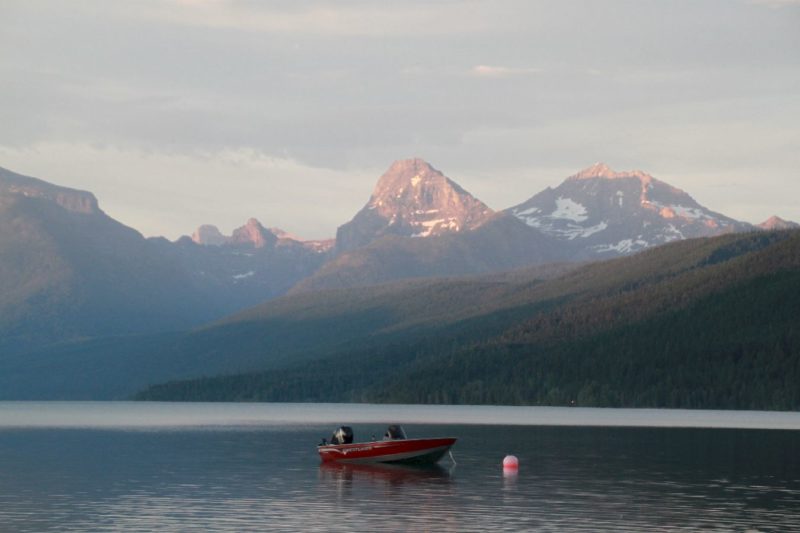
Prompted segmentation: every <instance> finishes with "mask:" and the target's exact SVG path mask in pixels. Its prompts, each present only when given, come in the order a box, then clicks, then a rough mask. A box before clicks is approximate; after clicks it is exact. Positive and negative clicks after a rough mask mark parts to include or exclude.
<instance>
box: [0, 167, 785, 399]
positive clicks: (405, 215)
mask: <svg viewBox="0 0 800 533" xmlns="http://www.w3.org/2000/svg"><path fill="white" fill-rule="evenodd" d="M792 227H796V224H794V223H790V222H786V221H783V220H782V219H779V218H777V217H773V218H772V219H770V220H769V221H766V222H765V223H764V224H762V225H760V226H752V225H750V224H747V223H744V222H739V221H736V220H733V219H731V218H729V217H726V216H724V215H721V214H719V213H716V212H713V211H711V210H709V209H707V208H705V207H704V206H701V205H699V204H698V203H697V202H696V201H695V200H694V199H692V197H691V196H690V195H689V194H687V193H686V192H684V191H681V190H679V189H676V188H674V187H671V186H670V185H668V184H666V183H663V182H661V181H659V180H657V179H655V178H653V177H652V176H649V175H648V174H646V173H644V172H642V171H632V172H615V171H613V170H611V169H610V168H609V167H607V166H606V165H603V164H601V163H598V164H596V165H593V166H591V167H589V168H587V169H585V170H583V171H580V172H578V173H577V174H575V175H573V176H571V177H569V178H567V179H566V180H565V181H564V182H563V183H561V184H560V185H558V186H557V187H555V188H548V189H546V190H544V191H541V192H539V193H537V194H535V195H534V196H532V197H531V198H529V199H528V200H525V201H523V202H521V203H520V204H518V205H516V206H513V207H511V208H509V209H506V210H503V211H493V210H492V209H490V208H489V207H488V206H486V205H485V204H484V203H483V202H481V201H480V200H478V199H477V198H475V197H474V196H472V195H471V194H470V193H469V192H467V191H466V190H464V189H463V188H462V187H460V186H459V185H458V184H457V183H455V182H454V181H453V180H452V179H450V178H448V177H446V176H445V175H444V174H443V173H442V172H440V171H438V170H436V169H435V168H433V167H432V166H431V165H430V164H428V163H427V162H425V161H423V160H420V159H409V160H402V161H397V162H395V163H393V164H392V165H391V166H390V168H389V169H388V170H387V171H386V173H384V175H383V176H381V177H380V179H379V180H378V183H377V185H376V187H375V189H374V191H373V193H372V195H371V196H370V197H369V199H368V200H367V203H366V205H365V206H364V208H363V209H362V210H360V211H359V212H358V213H356V214H355V216H354V217H353V219H352V220H350V221H348V222H346V223H344V224H343V225H342V226H340V227H339V229H338V231H337V237H336V240H335V241H334V240H330V241H304V240H302V239H301V238H298V237H294V236H292V235H290V234H288V233H286V232H285V231H283V230H280V229H277V228H267V227H265V226H263V225H262V224H261V223H260V222H259V221H257V220H255V219H252V218H251V219H249V220H247V222H246V223H245V224H244V225H243V226H242V227H240V228H238V229H236V230H234V231H233V233H232V234H231V235H223V234H222V233H221V232H220V231H219V230H218V229H217V228H216V227H214V226H212V225H210V224H207V225H203V226H201V227H200V228H198V229H197V230H196V231H195V232H194V233H193V235H192V236H191V237H188V236H187V237H182V238H181V239H178V240H177V241H175V242H170V241H167V240H166V239H163V238H151V239H145V238H144V237H143V236H142V235H141V234H140V233H138V232H137V231H136V230H134V229H131V228H128V227H126V226H124V225H122V224H120V223H119V222H117V221H115V220H113V219H111V218H110V217H108V216H107V215H106V214H105V213H104V212H103V211H102V210H101V209H100V207H99V205H98V203H97V200H96V199H95V197H94V196H93V195H92V194H91V193H89V192H85V191H77V190H73V189H68V188H64V187H59V186H56V185H52V184H49V183H47V182H45V181H42V180H39V179H36V178H30V177H26V176H22V175H19V174H15V173H13V172H11V171H8V170H2V169H0V291H2V292H0V349H1V350H2V353H3V356H2V357H0V363H2V364H3V365H6V370H8V372H11V373H10V374H8V375H14V376H17V377H18V378H19V379H20V380H22V381H20V382H24V381H25V379H30V376H31V375H30V374H26V372H28V371H29V370H31V369H30V368H28V367H27V366H26V364H28V363H32V362H34V361H36V365H35V368H46V367H48V365H50V364H51V363H52V362H53V359H54V358H55V359H58V358H61V357H65V354H69V353H71V354H73V355H75V354H80V353H83V351H84V349H85V348H86V347H91V348H86V349H89V351H90V352H91V351H92V350H94V352H97V351H98V350H100V351H101V352H102V353H107V352H108V351H115V352H116V351H119V350H122V349H123V348H121V347H123V346H127V349H129V350H130V352H129V353H130V354H131V357H133V359H131V360H130V361H129V363H130V364H132V365H135V362H134V361H135V360H136V357H139V356H140V355H141V353H142V351H143V350H144V351H149V352H152V353H159V354H161V356H160V357H161V358H160V359H159V361H162V363H161V364H163V369H162V370H159V368H160V366H159V364H155V363H152V364H153V365H154V366H153V367H152V368H151V370H152V373H151V374H147V376H149V378H148V379H153V380H156V381H158V380H163V379H168V378H175V377H191V376H194V375H198V374H197V373H198V372H199V373H200V374H199V375H203V374H209V373H210V374H213V373H215V372H217V373H218V372H232V371H245V370H247V371H251V370H252V371H255V370H258V369H259V368H260V365H263V350H264V349H265V346H271V348H270V349H277V348H276V347H277V346H281V342H283V341H279V340H277V339H279V338H281V339H290V340H291V343H293V344H292V346H289V345H288V344H285V345H284V349H285V350H287V351H285V352H284V353H283V355H282V356H281V357H284V358H285V357H289V355H288V354H289V353H291V354H295V355H296V354H297V351H296V347H297V346H304V345H305V344H304V342H305V341H303V342H300V341H299V340H298V339H299V337H292V336H291V335H289V336H288V337H285V336H283V334H281V335H277V334H276V333H275V332H269V331H268V330H264V329H263V328H262V327H260V326H258V327H256V326H254V327H253V328H249V329H248V328H244V329H241V324H242V323H241V322H240V319H238V318H237V319H235V320H234V323H236V324H238V325H237V326H236V327H235V328H234V329H235V330H236V331H238V332H239V334H238V335H237V336H236V338H233V337H229V336H228V333H224V334H220V333H219V332H220V331H225V332H227V331H229V330H227V329H225V328H224V327H223V329H222V330H220V329H218V328H212V329H210V330H208V332H209V333H208V334H209V335H212V337H214V338H223V339H226V342H227V343H229V344H230V343H233V344H236V345H237V346H239V349H243V350H245V351H246V352H247V355H246V356H245V357H243V358H239V359H235V360H230V361H227V360H226V359H225V358H224V356H223V352H224V351H225V348H224V345H225V343H220V342H216V343H215V342H207V341H208V339H205V340H199V339H203V335H200V336H199V337H198V336H194V335H189V336H188V337H185V336H184V334H183V333H167V332H180V331H182V330H188V329H190V328H193V327H197V326H200V325H202V324H207V323H209V322H211V321H214V320H219V319H222V318H223V317H225V316H227V315H231V314H233V313H236V312H238V311H241V310H243V309H245V308H248V307H251V306H254V305H257V304H262V303H263V302H265V301H268V300H271V299H274V298H276V297H279V296H281V295H285V294H289V295H291V296H289V297H287V298H289V300H286V301H289V302H299V301H308V302H309V305H314V306H319V305H322V306H325V305H328V304H329V303H330V302H329V301H328V300H326V297H324V296H323V297H321V298H322V299H318V295H324V294H327V292H325V291H329V290H332V289H335V290H343V289H348V288H352V289H354V290H355V291H356V292H350V293H347V294H348V296H347V298H350V299H352V298H357V295H358V294H360V293H359V292H358V291H359V290H366V291H367V293H369V294H373V293H374V291H378V293H380V292H381V290H379V289H378V288H377V287H375V286H376V284H381V283H389V282H397V281H400V280H404V279H409V278H452V277H454V276H474V275H488V274H497V273H501V272H508V271H512V270H514V269H520V268H531V267H537V266H538V267H541V266H542V265H552V266H548V267H546V268H545V269H544V270H541V269H540V270H537V272H538V274H537V277H535V278H534V281H531V283H539V282H541V281H542V280H543V279H546V278H548V277H552V276H557V275H559V274H561V273H564V272H567V271H568V270H570V269H573V268H575V262H586V261H593V260H598V259H608V258H612V257H619V256H625V255H629V254H631V253H634V252H637V251H640V250H644V249H646V248H652V247H656V246H660V245H662V244H665V243H670V242H673V241H680V240H685V239H689V238H696V237H712V236H717V235H722V234H728V233H738V232H751V231H756V230H759V231H760V230H762V229H766V230H773V229H784V228H792ZM509 275H510V276H512V277H513V276H514V275H513V274H503V275H501V276H500V278H494V279H495V280H497V279H501V278H503V276H509ZM472 279H473V278H467V280H468V281H465V282H464V283H466V285H467V286H469V287H471V289H470V290H473V289H474V290H476V291H477V292H476V293H475V294H480V292H481V291H480V290H478V287H480V283H478V284H477V285H476V284H475V281H474V280H472ZM503 279H505V278H503ZM470 280H472V281H470ZM494 283H495V281H492V283H491V284H490V285H489V286H488V287H490V289H489V290H494V289H493V288H492V287H495V286H496V285H494ZM358 287H371V288H365V289H358ZM443 290H444V289H443ZM321 291H322V292H321ZM403 291H405V289H402V290H401V291H400V293H403V294H405V293H404V292H403ZM400 293H398V296H396V297H398V298H405V297H406V296H400ZM470 294H472V293H470ZM443 296H444V295H443ZM309 298H310V299H309ZM266 305H268V306H271V305H273V304H266ZM275 305H276V306H277V307H275V308H274V309H276V310H279V309H281V307H280V305H278V304H277V303H276V304H275ZM281 305H283V304H281ZM384 305H385V302H384V303H381V304H380V307H382V306H384ZM426 305H428V308H431V307H430V305H432V304H426ZM470 305H472V304H470ZM362 312H365V313H367V314H370V313H371V312H372V311H370V310H368V309H366V310H364V309H360V310H359V311H358V313H362ZM241 316H247V315H246V314H244V315H241ZM276 316H278V323H282V324H283V326H282V327H283V328H284V329H286V331H295V328H298V327H299V328H301V329H303V328H306V327H307V324H306V323H305V322H301V323H302V324H303V325H302V326H300V324H301V323H295V322H294V321H293V319H291V318H290V317H288V316H282V315H280V313H278V315H276ZM380 316H384V315H381V313H380V312H377V314H376V315H375V317H374V318H379V317H380ZM245 322H246V321H245ZM226 323H227V322H226ZM356 323H360V322H359V321H356ZM297 331H298V332H299V331H300V330H297ZM346 331H348V329H347V327H345V326H344V325H343V324H339V325H338V326H336V328H335V329H334V330H331V331H329V332H328V333H325V334H323V333H321V332H320V331H317V332H316V333H315V335H317V337H318V339H316V340H313V339H312V340H313V341H314V342H317V341H319V342H323V341H324V340H325V339H329V340H330V339H338V341H336V342H338V343H340V342H343V341H342V339H344V338H346ZM420 331H425V330H424V328H423V329H422V330H420ZM353 333H357V332H353ZM153 334H159V335H162V334H163V335H165V336H161V337H159V336H158V335H156V336H152V335H153ZM120 335H126V336H130V335H134V337H130V339H129V340H127V341H111V340H110V339H112V338H115V337H116V336H120ZM141 335H145V336H146V337H144V338H143V337H140V336H141ZM220 335H221V336H220ZM329 336H332V337H329ZM301 337H302V335H301ZM117 338H118V337H117ZM354 338H355V337H354ZM143 339H145V340H143ZM159 339H160V340H159ZM164 339H169V343H172V344H169V343H168V344H169V345H170V346H172V348H165V347H164V346H165V345H164V344H163V343H164V342H167V341H166V340H164ZM180 339H184V340H180ZM268 339H272V341H268ZM265 342H267V344H264V343H265ZM286 342H289V341H286ZM331 342H333V341H331ZM87 343H88V344H87ZM187 343H188V344H187ZM323 344H324V342H323ZM337 345H338V344H337ZM203 346H211V347H213V348H210V349H208V350H206V349H204V348H203ZM155 347H157V349H156V348H155ZM290 348H291V349H290ZM248 350H249V351H248ZM123 351H124V350H123ZM189 352H191V355H186V354H187V353H189ZM181 353H182V354H184V355H183V356H180V357H178V356H177V355H176V354H181ZM198 354H201V355H202V354H205V355H202V357H200V358H201V359H202V360H203V361H205V362H198V361H197V357H199V356H198ZM318 355H319V354H318ZM220 357H222V359H220ZM98 364H99V363H98ZM31 368H34V367H31ZM121 368H125V367H124V366H123V367H121ZM26 369H27V370H26ZM129 369H130V368H129ZM169 369H171V370H169ZM12 371H13V372H12ZM62 371H63V368H62ZM26 375H27V376H28V377H27V378H25V376H26ZM51 377H53V379H56V377H54V376H51ZM123 378H124V376H123V377H122V378H120V379H123ZM142 379H144V378H142ZM112 381H113V380H112ZM110 383H111V382H109V384H108V386H107V387H106V388H105V389H103V390H105V391H106V392H105V393H103V394H105V395H106V397H108V395H109V394H110V393H109V392H108V391H109V389H108V387H110V386H111V385H110ZM114 383H116V384H117V385H116V386H118V387H121V388H120V389H119V390H125V391H127V392H126V394H129V393H131V392H133V391H131V390H129V388H127V389H126V388H125V387H123V386H122V384H120V383H119V382H116V381H115V382H114ZM148 383H150V381H145V382H139V385H138V386H143V385H146V384H148ZM53 387H54V389H53V390H56V389H58V387H57V386H55V385H53ZM67 389H69V387H67ZM67 389H64V388H63V387H62V388H61V389H59V390H62V391H63V390H67ZM78 389H80V387H78ZM69 390H72V389H69ZM81 390H83V391H84V393H80V394H79V393H77V392H76V393H75V394H77V395H78V396H77V397H84V398H85V397H91V395H88V396H87V395H86V389H81ZM65 394H66V393H65ZM70 394H73V393H70ZM70 394H67V395H66V396H67V397H76V396H74V395H73V396H70ZM111 396H113V394H111Z"/></svg>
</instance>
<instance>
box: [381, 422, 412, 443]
mask: <svg viewBox="0 0 800 533" xmlns="http://www.w3.org/2000/svg"><path fill="white" fill-rule="evenodd" d="M406 438H407V437H406V432H405V431H403V428H402V427H400V426H396V425H391V426H389V427H388V428H386V433H385V434H384V436H383V439H384V440H405V439H406Z"/></svg>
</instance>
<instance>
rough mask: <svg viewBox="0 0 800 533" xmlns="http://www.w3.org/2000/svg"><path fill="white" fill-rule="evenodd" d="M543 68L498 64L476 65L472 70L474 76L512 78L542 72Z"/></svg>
mask: <svg viewBox="0 0 800 533" xmlns="http://www.w3.org/2000/svg"><path fill="white" fill-rule="evenodd" d="M541 72H542V69H539V68H532V67H502V66H497V65H475V66H474V67H472V69H471V70H470V73H471V74H472V75H473V76H478V77H480V78H510V77H513V76H527V75H531V74H540V73H541Z"/></svg>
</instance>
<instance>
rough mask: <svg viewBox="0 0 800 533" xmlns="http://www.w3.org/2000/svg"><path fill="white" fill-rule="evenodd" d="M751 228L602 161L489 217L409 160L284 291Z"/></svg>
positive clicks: (593, 256)
mask: <svg viewBox="0 0 800 533" xmlns="http://www.w3.org/2000/svg"><path fill="white" fill-rule="evenodd" d="M752 229H754V228H753V226H750V225H749V224H746V223H742V222H738V221H736V220H733V219H731V218H728V217H726V216H724V215H721V214H719V213H715V212H713V211H711V210H709V209H707V208H705V207H703V206H701V205H700V204H698V203H697V202H696V201H695V200H694V199H693V198H692V197H691V196H689V195H688V194H687V193H686V192H684V191H682V190H680V189H677V188H675V187H672V186H671V185H668V184H666V183H664V182H662V181H659V180H657V179H655V178H653V177H652V176H650V175H649V174H646V173H644V172H642V171H638V170H637V171H631V172H614V171H613V170H611V169H610V168H609V167H608V166H606V165H604V164H602V163H598V164H596V165H593V166H591V167H589V168H587V169H585V170H582V171H581V172H578V173H577V174H575V175H573V176H570V177H569V178H567V179H566V180H565V181H564V182H563V183H561V185H559V186H558V187H556V188H548V189H546V190H544V191H542V192H540V193H538V194H536V195H535V196H533V197H532V198H530V199H529V200H527V201H525V202H523V203H521V204H519V205H517V206H514V207H511V208H509V209H507V210H505V211H503V212H500V213H493V212H492V211H491V210H489V208H488V207H486V206H485V204H483V203H481V202H480V201H478V200H476V199H475V198H473V197H472V196H470V195H469V194H468V193H466V192H465V191H464V190H463V189H461V187H459V186H458V185H457V184H455V183H454V182H453V181H452V180H450V179H449V178H446V177H445V176H444V175H442V174H441V173H440V172H439V171H437V170H435V169H433V167H431V166H430V165H429V164H428V163H426V162H424V161H422V160H420V159H410V160H405V161H397V162H395V163H394V164H392V166H391V167H390V168H389V170H388V171H387V172H386V173H385V174H384V175H383V176H382V177H381V178H380V180H379V181H378V184H377V186H376V187H375V191H374V192H373V194H372V197H371V198H370V201H369V202H368V203H367V205H366V206H365V207H364V208H363V209H362V210H361V211H359V213H358V214H356V216H355V217H354V218H353V220H351V221H350V222H348V223H347V224H345V225H343V226H341V227H340V228H339V231H338V233H337V245H336V252H337V253H336V254H335V257H333V258H332V259H331V260H330V261H328V262H327V263H325V264H324V265H323V266H322V267H321V268H320V269H319V270H318V271H317V272H316V273H315V274H314V275H312V276H311V277H309V278H307V279H305V280H302V281H300V282H299V283H298V284H297V285H296V286H295V287H294V288H293V289H292V291H293V292H301V291H308V290H319V289H327V288H336V287H354V286H359V285H369V284H375V283H384V282H388V281H393V280H399V279H406V278H414V277H430V276H437V277H442V276H454V275H465V274H480V273H487V272H499V271H503V270H510V269H515V268H521V267H524V266H526V265H540V264H545V263H549V262H563V261H591V260H597V259H606V258H610V257H618V256H622V255H627V254H631V253H635V252H638V251H640V250H643V249H645V248H649V247H652V246H658V245H661V244H665V243H668V242H672V241H676V240H683V239H689V238H695V237H709V236H714V235H721V234H724V233H730V232H740V231H750V230H752ZM420 237H425V238H420Z"/></svg>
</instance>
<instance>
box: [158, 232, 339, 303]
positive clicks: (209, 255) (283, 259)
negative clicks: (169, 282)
mask: <svg viewBox="0 0 800 533" xmlns="http://www.w3.org/2000/svg"><path fill="white" fill-rule="evenodd" d="M159 246H160V250H161V253H162V254H163V255H164V256H167V257H170V258H172V259H173V260H174V261H176V262H178V263H179V264H180V265H181V268H182V269H183V270H184V271H185V272H186V277H187V278H188V279H189V280H191V282H192V284H193V285H194V286H195V287H197V290H198V291H201V292H203V293H206V294H211V295H213V298H214V299H215V300H216V301H218V302H219V306H220V310H221V312H220V313H219V314H217V315H216V316H215V318H218V317H221V316H223V315H224V314H230V313H235V312H236V311H239V310H241V309H244V308H246V307H250V306H253V305H256V304H259V303H261V302H263V301H265V300H268V299H270V298H275V297H276V296H280V295H282V294H284V293H286V292H287V291H288V290H289V289H290V288H291V287H293V286H294V285H296V284H297V283H298V282H299V281H301V280H303V279H305V278H307V277H309V276H311V275H312V274H313V273H314V272H315V271H316V270H317V269H318V268H319V267H320V266H321V265H322V264H323V263H325V261H326V260H327V259H328V258H329V255H330V251H331V249H332V247H333V242H332V241H302V240H300V239H298V238H296V237H293V236H292V235H290V234H288V233H286V232H285V231H283V230H280V229H277V228H270V229H267V228H265V227H264V226H263V225H262V224H261V223H260V222H259V221H258V220H256V219H254V218H250V219H249V220H248V221H247V222H246V223H245V224H244V225H243V226H241V227H239V228H236V229H235V230H234V231H233V233H232V234H231V235H223V234H222V233H221V232H220V231H219V229H217V227H216V226H213V225H203V226H200V227H199V228H197V230H195V231H194V233H193V234H192V237H191V238H189V237H182V238H180V239H178V240H177V241H176V242H174V243H170V242H167V241H164V240H161V241H160V242H159Z"/></svg>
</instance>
